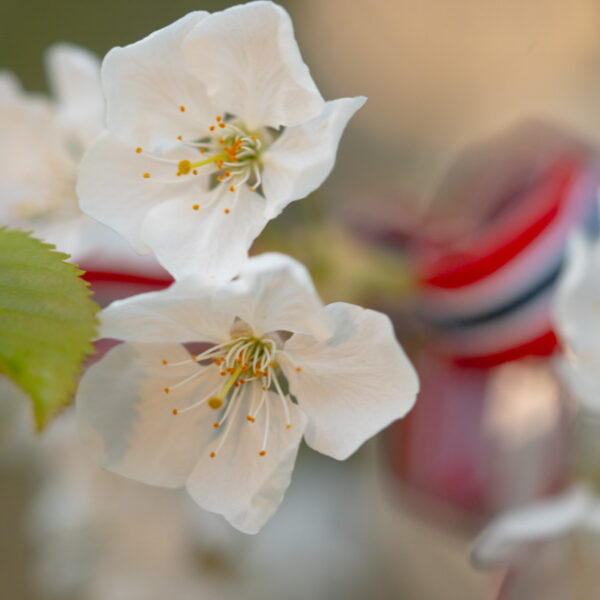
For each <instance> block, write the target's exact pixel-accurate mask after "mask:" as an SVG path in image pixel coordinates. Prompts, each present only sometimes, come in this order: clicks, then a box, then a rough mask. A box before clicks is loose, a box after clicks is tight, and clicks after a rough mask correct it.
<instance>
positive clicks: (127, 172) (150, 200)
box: [77, 131, 200, 254]
mask: <svg viewBox="0 0 600 600" xmlns="http://www.w3.org/2000/svg"><path fill="white" fill-rule="evenodd" d="M145 173H148V174H149V175H150V177H149V178H145V177H144V174H145ZM175 173H176V166H174V165H166V164H164V163H160V162H157V161H155V160H153V159H152V158H150V157H148V156H146V155H145V154H144V153H140V154H138V153H137V152H136V148H135V147H134V146H132V145H131V144H126V143H123V142H121V141H120V140H119V139H117V137H116V136H114V135H113V134H112V133H109V132H108V131H106V132H104V133H103V134H101V135H100V136H99V137H98V138H97V139H96V141H95V142H94V143H93V144H92V145H91V147H90V148H89V150H88V151H87V152H86V154H85V156H84V157H83V160H82V162H81V165H80V167H79V177H78V180H77V195H78V197H79V205H80V206H81V210H83V211H84V212H85V213H87V214H88V215H90V216H91V217H94V219H97V220H98V221H100V222H101V223H104V224H105V225H108V226H109V227H111V228H112V229H114V230H115V231H117V232H119V233H120V234H121V235H123V236H124V237H126V238H127V239H128V240H129V243H130V244H131V245H132V246H133V248H134V249H135V250H136V251H137V252H139V253H141V254H145V253H148V252H150V248H149V247H148V246H147V245H146V244H145V243H144V241H143V240H142V239H141V232H140V230H141V223H142V221H143V219H144V217H145V215H146V214H147V213H148V211H149V210H150V209H151V208H152V207H154V206H156V205H157V204H160V203H161V202H165V201H167V200H170V199H171V198H172V197H173V195H174V194H176V193H178V194H185V193H189V192H190V190H192V189H194V188H196V189H197V187H198V186H199V184H200V182H198V181H197V180H192V179H191V178H190V179H185V180H182V181H181V182H179V181H176V182H175V183H161V180H167V181H171V180H175V178H176V177H175Z"/></svg>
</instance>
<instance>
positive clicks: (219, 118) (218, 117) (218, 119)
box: [217, 115, 222, 123]
mask: <svg viewBox="0 0 600 600" xmlns="http://www.w3.org/2000/svg"><path fill="white" fill-rule="evenodd" d="M221 118H222V117H221V115H217V123H218V122H219V121H220V120H221Z"/></svg>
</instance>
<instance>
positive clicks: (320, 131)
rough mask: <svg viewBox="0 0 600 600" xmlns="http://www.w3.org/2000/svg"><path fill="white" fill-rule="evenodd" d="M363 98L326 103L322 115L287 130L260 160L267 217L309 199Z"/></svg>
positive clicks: (331, 166) (329, 167)
mask: <svg viewBox="0 0 600 600" xmlns="http://www.w3.org/2000/svg"><path fill="white" fill-rule="evenodd" d="M365 101H366V98H365V97H364V96H358V97H356V98H340V99H339V100H332V101H331V102H327V103H326V105H325V110H324V111H323V113H322V114H321V115H319V116H318V117H316V118H315V119H313V120H312V121H309V122H308V123H304V124H302V125H299V126H297V127H290V128H288V129H286V130H285V131H284V132H283V133H282V134H281V136H280V137H279V138H278V139H277V140H276V141H275V143H274V144H273V145H272V146H271V147H270V148H269V149H268V150H266V151H265V153H264V155H263V156H262V164H263V168H264V171H263V189H264V192H265V196H266V198H267V199H268V207H267V214H268V216H269V218H270V219H272V218H273V217H276V216H277V215H278V214H279V213H280V212H281V211H282V210H283V209H284V208H285V206H287V205H288V204H289V203H290V202H292V201H293V200H298V199H300V198H304V197H305V196H308V194H310V193H311V192H312V191H313V190H315V189H317V188H318V187H319V186H320V185H321V184H322V183H323V181H324V180H325V178H326V177H327V176H328V175H329V173H330V172H331V169H333V165H334V163H335V156H336V153H337V148H338V144H339V141H340V138H341V136H342V133H343V131H344V129H345V127H346V125H347V123H348V121H349V120H350V118H351V117H352V115H353V114H354V113H355V112H356V111H357V110H358V109H359V108H360V107H361V106H362V105H363V104H364V103H365Z"/></svg>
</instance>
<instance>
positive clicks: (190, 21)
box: [77, 2, 365, 280]
mask: <svg viewBox="0 0 600 600" xmlns="http://www.w3.org/2000/svg"><path fill="white" fill-rule="evenodd" d="M216 49H217V50H216ZM102 79H103V85H104V90H105V93H106V97H107V125H108V131H106V132H105V133H104V134H103V135H102V136H101V137H100V138H99V139H98V140H97V141H96V142H95V143H94V144H93V146H92V147H91V148H90V151H89V152H88V154H87V155H86V157H85V159H84V161H83V163H82V167H81V171H80V177H79V182H78V187H77V189H78V193H79V196H80V200H81V207H82V209H83V210H84V211H86V212H87V213H88V214H90V215H92V216H93V217H95V218H97V219H99V220H100V221H101V222H103V223H106V224H107V225H109V226H111V227H113V228H114V229H115V230H117V231H118V232H120V233H121V234H123V235H124V236H125V237H127V239H128V240H129V241H130V242H131V244H132V246H133V247H134V248H135V249H136V250H137V251H138V252H140V253H147V252H149V251H150V250H152V251H154V252H155V254H156V256H157V257H158V260H159V261H160V262H161V263H162V264H163V265H164V266H165V267H166V268H167V269H168V270H169V271H170V272H171V273H173V274H174V275H175V276H176V277H182V276H184V275H186V274H190V273H194V275H195V276H197V275H198V273H201V274H202V275H204V276H206V277H209V278H211V279H223V280H226V279H228V278H230V277H231V276H233V275H235V274H236V273H237V272H238V271H239V267H240V265H241V264H242V263H243V261H244V260H245V259H246V256H247V251H248V248H249V247H250V245H251V243H252V241H253V240H254V238H255V237H256V236H257V235H258V234H259V233H260V231H261V230H262V229H263V227H264V226H265V224H266V223H267V221H268V220H269V219H272V218H274V217H275V216H277V215H278V214H279V213H280V212H281V211H282V210H283V208H284V207H285V206H286V205H287V204H289V203H290V202H292V201H294V200H298V199H300V198H303V197H304V196H306V195H307V194H309V193H310V192H311V191H313V190H314V189H315V188H317V187H318V186H319V185H321V183H322V182H323V180H324V179H325V178H326V177H327V175H328V174H329V172H330V171H331V169H332V168H333V165H334V162H335V155H336V151H337V146H338V142H339V139H340V137H341V135H342V132H343V130H344V128H345V126H346V123H347V122H348V120H349V119H350V117H351V116H352V115H353V114H354V112H355V111H356V110H358V108H360V106H362V104H363V103H364V101H365V99H364V98H363V97H357V98H343V99H338V100H334V101H331V102H325V101H324V100H323V98H322V97H321V95H320V93H319V91H318V90H317V88H316V87H315V84H314V82H313V80H312V79H311V77H310V74H309V71H308V68H307V67H306V65H305V64H304V62H303V61H302V58H301V56H300V52H299V50H298V47H297V45H296V41H295V39H294V35H293V28H292V23H291V21H290V18H289V16H288V14H287V12H286V11H285V10H283V9H282V8H281V7H278V6H277V5H275V4H273V3H271V2H252V3H249V4H246V5H243V6H236V7H233V8H229V9H227V10H224V11H222V12H217V13H214V14H212V15H209V14H208V13H206V12H200V11H199V12H193V13H190V14H188V15H187V16H185V17H183V18H182V19H180V20H178V21H176V22H175V23H173V24H171V25H169V26H167V27H165V28H163V29H161V30H159V31H156V32H154V33H152V34H151V35H149V36H148V37H146V38H145V39H143V40H141V41H139V42H136V43H134V44H131V45H130V46H127V47H124V48H115V49H113V50H112V51H111V52H109V54H108V55H107V56H106V59H105V61H104V64H103V67H102Z"/></svg>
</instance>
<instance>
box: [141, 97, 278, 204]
mask: <svg viewBox="0 0 600 600" xmlns="http://www.w3.org/2000/svg"><path fill="white" fill-rule="evenodd" d="M180 109H182V112H185V107H183V106H182V107H180ZM177 139H178V140H179V141H180V142H181V143H182V144H184V146H186V148H188V149H189V150H190V151H194V152H198V153H200V155H201V157H197V155H196V157H193V156H192V157H190V158H184V159H182V160H172V159H168V158H162V157H159V156H156V155H154V154H152V153H147V152H144V151H143V149H142V148H139V147H138V148H137V149H136V152H137V153H138V154H144V155H145V156H148V157H150V158H153V159H155V160H157V161H159V162H163V163H168V164H172V165H173V166H174V167H175V169H176V170H175V175H176V177H177V178H178V179H174V180H167V181H165V180H160V181H161V183H176V182H179V181H184V180H186V179H187V177H188V176H190V175H192V176H194V175H200V176H208V177H209V178H210V181H211V185H212V187H217V186H222V188H223V189H224V190H229V192H232V193H233V192H236V191H237V190H238V189H239V188H240V187H241V186H243V185H247V186H248V188H249V190H250V191H251V192H255V191H257V190H258V189H259V188H260V186H261V184H262V177H261V164H260V155H261V151H262V149H263V148H264V146H265V145H266V144H268V143H270V142H271V135H270V133H269V132H268V131H267V130H266V129H261V130H259V131H256V132H250V131H247V129H246V128H245V126H244V124H243V123H241V122H239V121H237V120H236V119H235V117H233V116H231V117H230V116H227V117H226V118H223V117H221V116H217V117H216V119H215V124H214V125H211V126H210V127H209V135H208V136H207V137H205V138H201V139H198V140H185V139H183V136H181V135H180V136H178V137H177ZM196 158H198V160H196ZM142 176H143V178H144V179H150V178H151V177H152V174H151V173H149V172H145V173H143V175H142ZM192 208H193V209H194V210H198V209H199V208H200V205H198V204H194V205H193V206H192ZM226 212H227V213H228V212H229V211H228V210H226Z"/></svg>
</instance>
